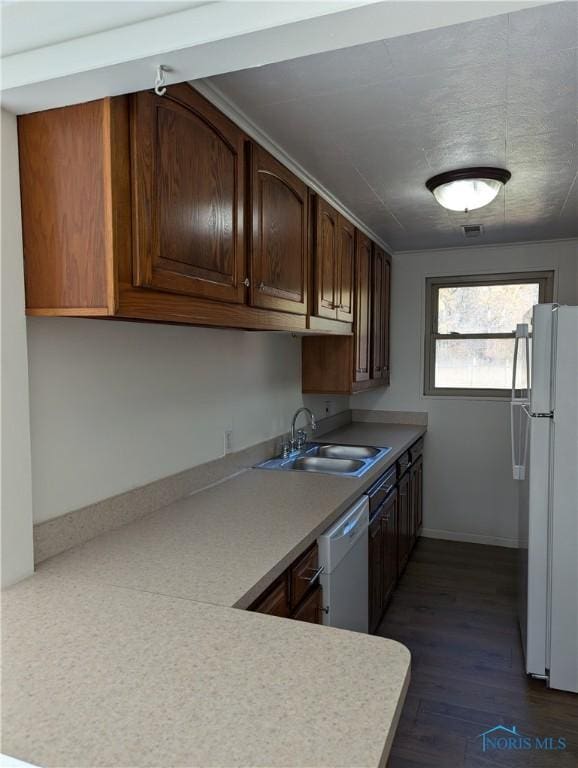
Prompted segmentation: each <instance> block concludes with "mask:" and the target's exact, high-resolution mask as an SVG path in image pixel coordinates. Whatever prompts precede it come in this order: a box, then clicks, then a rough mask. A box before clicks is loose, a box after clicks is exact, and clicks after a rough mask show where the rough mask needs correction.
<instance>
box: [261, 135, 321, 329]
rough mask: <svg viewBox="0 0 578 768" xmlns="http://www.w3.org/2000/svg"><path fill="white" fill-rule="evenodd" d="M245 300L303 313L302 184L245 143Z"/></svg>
mask: <svg viewBox="0 0 578 768" xmlns="http://www.w3.org/2000/svg"><path fill="white" fill-rule="evenodd" d="M250 155H251V203H252V227H251V249H250V250H251V256H250V259H251V276H250V281H251V287H250V297H251V304H252V305H253V306H254V307H261V308H264V309H273V310H279V311H282V312H293V313H295V314H299V315H306V314H307V277H308V271H309V220H308V189H307V185H306V184H305V183H304V182H302V181H301V180H300V179H298V178H297V176H295V175H294V174H293V173H291V171H289V170H288V169H287V168H285V166H284V165H282V164H281V163H280V162H279V161H278V160H276V159H275V158H274V157H272V156H271V155H270V154H269V153H268V152H266V151H265V150H264V149H262V148H261V147H259V146H258V145H256V144H251V147H250Z"/></svg>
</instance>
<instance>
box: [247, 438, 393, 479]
mask: <svg viewBox="0 0 578 768" xmlns="http://www.w3.org/2000/svg"><path fill="white" fill-rule="evenodd" d="M389 451H391V448H376V447H374V446H368V445H340V444H335V445H334V444H331V443H309V444H307V445H306V446H304V447H303V448H302V449H301V450H297V451H293V452H292V453H290V454H289V455H288V456H276V457H275V458H274V459H269V460H268V461H264V462H262V463H261V464H258V465H257V467H255V469H278V470H282V471H284V472H320V473H323V474H327V475H342V476H344V477H361V476H362V475H364V474H365V473H366V472H368V471H369V470H370V469H371V467H373V466H374V464H377V462H378V461H380V460H381V459H382V458H383V457H384V456H385V455H386V454H387V453H389Z"/></svg>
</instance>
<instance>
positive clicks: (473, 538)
mask: <svg viewBox="0 0 578 768" xmlns="http://www.w3.org/2000/svg"><path fill="white" fill-rule="evenodd" d="M421 535H422V536H423V537H424V538H425V539H446V540H447V541H465V542H467V543H469V544H490V545H492V546H494V547H509V548H510V549H518V548H519V546H520V544H519V542H518V539H506V538H501V537H499V536H482V535H481V534H479V533H457V532H456V531H441V530H438V529H437V528H423V529H422V532H421Z"/></svg>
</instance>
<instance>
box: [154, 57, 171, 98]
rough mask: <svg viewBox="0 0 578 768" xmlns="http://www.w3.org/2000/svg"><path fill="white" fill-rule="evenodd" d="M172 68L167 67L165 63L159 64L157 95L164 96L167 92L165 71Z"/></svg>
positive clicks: (156, 81) (156, 80)
mask: <svg viewBox="0 0 578 768" xmlns="http://www.w3.org/2000/svg"><path fill="white" fill-rule="evenodd" d="M170 71H171V68H170V67H166V66H165V65H164V64H159V66H158V67H157V76H156V78H155V93H156V95H157V96H164V95H165V93H166V92H167V89H166V88H165V72H170Z"/></svg>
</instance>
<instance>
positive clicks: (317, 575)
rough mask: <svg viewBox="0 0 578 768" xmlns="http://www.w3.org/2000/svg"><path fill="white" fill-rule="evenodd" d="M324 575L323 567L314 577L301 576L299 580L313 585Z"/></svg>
mask: <svg viewBox="0 0 578 768" xmlns="http://www.w3.org/2000/svg"><path fill="white" fill-rule="evenodd" d="M322 573H323V566H321V568H318V569H317V570H316V571H315V573H314V574H313V576H299V578H300V579H301V580H302V581H307V582H309V584H313V582H314V581H316V580H317V579H318V578H319V577H320V576H321V574H322Z"/></svg>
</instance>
